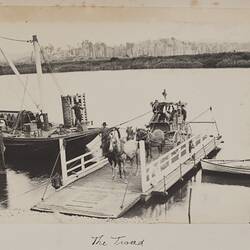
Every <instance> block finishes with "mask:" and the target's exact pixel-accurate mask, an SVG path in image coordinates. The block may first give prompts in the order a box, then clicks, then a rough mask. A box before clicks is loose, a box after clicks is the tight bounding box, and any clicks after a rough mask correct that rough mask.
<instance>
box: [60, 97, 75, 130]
mask: <svg viewBox="0 0 250 250" xmlns="http://www.w3.org/2000/svg"><path fill="white" fill-rule="evenodd" d="M61 100H62V111H63V123H64V126H65V127H66V128H70V127H72V126H73V113H72V109H71V97H70V96H69V95H68V96H61Z"/></svg>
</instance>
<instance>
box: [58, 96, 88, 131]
mask: <svg viewBox="0 0 250 250" xmlns="http://www.w3.org/2000/svg"><path fill="white" fill-rule="evenodd" d="M61 100H62V110H63V122H64V126H65V127H66V128H70V127H73V126H74V119H75V114H74V112H73V110H72V107H73V106H74V105H75V104H76V102H78V103H79V104H80V106H81V107H82V108H83V109H82V110H81V114H82V121H83V122H84V123H86V124H87V123H88V118H87V108H86V100H85V94H81V95H79V94H76V95H67V96H61Z"/></svg>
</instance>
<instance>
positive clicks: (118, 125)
mask: <svg viewBox="0 0 250 250" xmlns="http://www.w3.org/2000/svg"><path fill="white" fill-rule="evenodd" d="M149 113H152V110H150V111H147V112H145V113H143V114H141V115H138V116H136V117H134V118H132V119H129V120H127V121H125V122H122V123H120V124H117V125H115V126H114V127H120V126H122V125H124V124H126V123H129V122H132V121H134V120H137V119H139V118H141V117H143V116H145V115H147V114H149Z"/></svg>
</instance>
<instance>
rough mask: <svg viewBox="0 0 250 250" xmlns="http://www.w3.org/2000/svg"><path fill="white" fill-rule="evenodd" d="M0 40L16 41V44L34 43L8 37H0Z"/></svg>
mask: <svg viewBox="0 0 250 250" xmlns="http://www.w3.org/2000/svg"><path fill="white" fill-rule="evenodd" d="M0 38H1V39H4V40H8V41H14V42H24V43H32V40H24V39H16V38H12V37H7V36H0Z"/></svg>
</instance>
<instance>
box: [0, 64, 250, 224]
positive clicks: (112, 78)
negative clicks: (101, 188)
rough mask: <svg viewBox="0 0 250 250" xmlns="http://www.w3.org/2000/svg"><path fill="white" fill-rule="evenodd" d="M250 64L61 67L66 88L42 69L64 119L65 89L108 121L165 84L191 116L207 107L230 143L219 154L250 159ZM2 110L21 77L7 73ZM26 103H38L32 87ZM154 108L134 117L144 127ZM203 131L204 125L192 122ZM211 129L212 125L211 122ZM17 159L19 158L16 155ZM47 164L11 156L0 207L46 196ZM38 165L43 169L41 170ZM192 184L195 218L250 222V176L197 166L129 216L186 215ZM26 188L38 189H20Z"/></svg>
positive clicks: (16, 94) (49, 98) (138, 107)
mask: <svg viewBox="0 0 250 250" xmlns="http://www.w3.org/2000/svg"><path fill="white" fill-rule="evenodd" d="M249 75H250V69H216V70H213V69H209V70H208V69H206V70H204V69H195V70H190V69H188V70H179V69H168V70H167V69H166V70H164V69H161V70H127V71H113V72H110V71H104V72H75V73H60V74H55V77H56V79H57V82H58V83H59V84H60V88H58V87H57V85H56V84H54V82H53V79H52V77H51V75H44V86H43V89H44V95H45V98H44V99H45V101H46V102H45V106H46V108H47V110H48V112H49V118H50V120H52V121H55V122H61V121H62V116H61V106H60V95H61V94H75V93H82V92H85V93H86V95H87V105H88V116H89V120H93V121H94V122H95V125H96V126H100V124H101V123H102V122H103V121H106V122H107V123H108V124H109V125H115V124H119V123H121V122H123V121H126V120H128V119H130V118H133V117H135V116H137V115H140V114H142V113H144V112H147V111H148V110H150V105H149V103H150V102H151V101H152V100H154V99H156V98H157V99H160V98H161V94H160V93H161V92H162V90H163V89H164V88H165V89H166V90H167V92H168V98H169V100H175V101H178V100H183V101H185V102H187V103H188V106H187V111H188V119H189V120H191V119H192V117H195V116H196V115H197V114H199V113H200V112H202V111H204V110H205V109H206V108H208V107H209V106H212V107H213V114H207V115H204V116H203V117H201V118H200V120H202V121H204V120H205V121H206V120H208V119H211V118H212V117H214V118H215V119H216V120H217V122H218V127H219V130H220V133H221V134H222V135H223V137H224V140H225V143H224V145H223V149H222V150H221V151H220V153H219V154H218V155H217V158H225V159H242V158H250V157H249V156H250V143H249V141H250V116H249V108H250V78H249ZM24 80H27V83H28V89H29V92H30V94H32V96H34V97H35V99H36V100H38V91H37V84H36V76H35V75H28V76H24ZM0 82H1V90H2V91H1V93H0V109H14V110H16V109H17V110H19V109H20V107H21V103H22V93H23V89H22V87H21V86H20V84H19V83H18V82H17V80H16V77H15V76H1V77H0ZM23 107H24V108H26V109H28V108H31V109H34V105H33V104H32V102H31V101H30V100H29V97H28V95H27V93H26V96H25V99H24V105H23ZM149 119H150V115H149V116H146V117H143V118H141V119H139V120H137V121H135V122H133V123H131V125H133V126H138V127H139V126H144V125H145V124H146V123H147V122H148V120H149ZM194 130H197V131H198V130H201V126H198V125H196V126H194ZM203 130H205V131H208V132H211V131H212V130H214V127H213V126H211V125H206V126H205V127H203ZM13 160H15V159H13ZM44 164H48V163H42V162H41V163H35V164H34V163H29V162H27V163H25V162H15V161H14V162H11V163H8V169H7V172H6V175H0V179H1V180H0V200H1V201H2V203H1V204H0V208H1V209H15V208H22V209H29V208H30V206H32V205H33V204H34V203H36V202H37V201H39V199H40V198H41V196H42V193H43V190H44V188H45V184H46V182H47V178H48V175H49V173H48V172H46V171H40V169H42V168H43V165H44ZM37 169H38V170H37ZM190 187H192V190H193V191H192V207H191V210H192V221H193V222H195V223H202V222H207V223H220V222H225V223H248V222H249V221H250V199H249V197H250V180H249V179H247V178H243V177H241V178H236V177H231V176H227V177H225V176H221V175H208V174H202V173H201V171H199V172H198V173H197V175H196V177H195V178H194V177H193V178H191V179H189V180H188V181H186V182H184V183H183V184H182V185H180V186H179V187H177V188H175V190H173V191H172V193H171V195H170V197H168V198H167V199H166V198H164V197H156V198H154V199H152V200H151V201H149V202H148V203H145V204H144V203H141V204H138V206H136V207H135V208H133V209H132V210H131V211H129V212H128V213H127V214H126V215H125V217H128V218H131V217H135V216H139V217H143V218H155V219H158V220H159V221H166V222H176V223H181V222H187V221H188V217H187V206H188V197H189V189H190ZM28 190H33V191H32V192H28V193H26V194H25V195H22V196H20V194H23V193H24V192H26V191H28Z"/></svg>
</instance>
